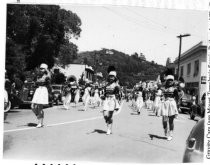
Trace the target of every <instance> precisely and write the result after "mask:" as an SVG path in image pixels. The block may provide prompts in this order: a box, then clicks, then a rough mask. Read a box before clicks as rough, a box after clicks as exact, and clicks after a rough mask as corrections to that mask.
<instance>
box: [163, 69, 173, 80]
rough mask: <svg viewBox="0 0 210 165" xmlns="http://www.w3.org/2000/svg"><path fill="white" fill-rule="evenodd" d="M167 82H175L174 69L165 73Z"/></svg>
mask: <svg viewBox="0 0 210 165" xmlns="http://www.w3.org/2000/svg"><path fill="white" fill-rule="evenodd" d="M165 80H173V81H174V74H173V71H172V69H169V68H167V70H166V71H165Z"/></svg>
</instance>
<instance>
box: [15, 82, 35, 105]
mask: <svg viewBox="0 0 210 165" xmlns="http://www.w3.org/2000/svg"><path fill="white" fill-rule="evenodd" d="M35 90H36V86H35V82H33V81H32V82H26V83H24V84H23V88H22V90H21V92H20V100H21V104H20V105H19V106H20V107H21V106H24V105H31V101H32V99H33V96H34V92H35Z"/></svg>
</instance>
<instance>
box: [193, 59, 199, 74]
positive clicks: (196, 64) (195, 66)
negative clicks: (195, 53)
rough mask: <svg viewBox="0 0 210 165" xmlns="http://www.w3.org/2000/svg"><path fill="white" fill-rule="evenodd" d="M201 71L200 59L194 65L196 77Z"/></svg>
mask: <svg viewBox="0 0 210 165" xmlns="http://www.w3.org/2000/svg"><path fill="white" fill-rule="evenodd" d="M198 73H199V60H196V61H195V65H194V75H193V76H194V77H195V76H197V75H198Z"/></svg>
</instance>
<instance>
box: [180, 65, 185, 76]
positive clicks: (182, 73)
mask: <svg viewBox="0 0 210 165" xmlns="http://www.w3.org/2000/svg"><path fill="white" fill-rule="evenodd" d="M183 75H184V66H181V74H180V76H181V77H183Z"/></svg>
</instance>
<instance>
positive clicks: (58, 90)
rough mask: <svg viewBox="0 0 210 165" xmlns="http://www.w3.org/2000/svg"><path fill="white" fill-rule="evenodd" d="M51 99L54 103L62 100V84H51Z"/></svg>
mask: <svg viewBox="0 0 210 165" xmlns="http://www.w3.org/2000/svg"><path fill="white" fill-rule="evenodd" d="M51 87H52V100H53V103H55V104H56V105H58V104H59V102H62V96H63V85H57V84H53V85H52V86H51Z"/></svg>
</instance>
